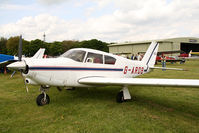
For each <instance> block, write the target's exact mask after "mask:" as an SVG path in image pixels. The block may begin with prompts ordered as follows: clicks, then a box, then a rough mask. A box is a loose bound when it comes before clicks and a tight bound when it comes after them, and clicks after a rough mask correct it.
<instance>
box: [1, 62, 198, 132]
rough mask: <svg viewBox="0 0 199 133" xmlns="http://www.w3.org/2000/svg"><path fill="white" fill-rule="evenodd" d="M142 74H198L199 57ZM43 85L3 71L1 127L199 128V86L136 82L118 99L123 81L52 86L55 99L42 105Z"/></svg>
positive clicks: (67, 129) (90, 129) (16, 129)
mask: <svg viewBox="0 0 199 133" xmlns="http://www.w3.org/2000/svg"><path fill="white" fill-rule="evenodd" d="M167 66H168V67H179V68H186V69H189V71H166V72H163V71H162V70H154V71H153V72H151V73H148V74H145V75H142V76H141V77H147V78H148V77H152V78H189V79H199V69H198V68H199V67H198V66H199V60H195V61H187V62H186V63H185V64H182V65H180V64H178V63H177V64H172V65H171V64H168V65H167ZM38 88H39V86H29V93H26V90H25V87H24V84H23V80H22V78H21V76H20V74H17V75H15V77H14V78H12V79H11V78H10V75H9V74H7V75H3V74H0V132H1V133H4V132H14V133H16V132H20V133H21V132H25V133H27V132H33V133H38V132H42V133H43V132H46V133H49V132H52V133H56V132H57V133H64V132H65V133H152V132H156V133H175V132H177V133H199V88H188V87H186V88H184V87H153V86H150V87H147V86H132V87H130V93H131V95H132V97H133V99H132V100H131V101H128V102H125V103H122V104H119V103H116V102H115V97H116V94H117V93H118V92H119V90H120V89H121V88H120V87H113V86H112V87H105V88H90V89H87V88H77V89H76V90H74V91H66V90H63V91H62V92H59V91H57V89H56V88H50V91H49V92H48V95H49V96H50V98H51V103H50V104H49V105H46V106H42V107H38V106H37V105H36V102H35V100H36V97H37V96H38V95H39V94H40V92H39V89H38Z"/></svg>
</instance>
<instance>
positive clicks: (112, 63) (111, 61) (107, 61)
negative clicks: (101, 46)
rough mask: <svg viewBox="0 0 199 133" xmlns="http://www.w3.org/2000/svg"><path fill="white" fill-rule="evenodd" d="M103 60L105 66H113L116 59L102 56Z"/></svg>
mask: <svg viewBox="0 0 199 133" xmlns="http://www.w3.org/2000/svg"><path fill="white" fill-rule="evenodd" d="M104 58H105V64H110V65H114V64H115V62H116V59H115V58H113V57H111V56H108V55H104Z"/></svg>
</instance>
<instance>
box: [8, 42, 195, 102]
mask: <svg viewBox="0 0 199 133" xmlns="http://www.w3.org/2000/svg"><path fill="white" fill-rule="evenodd" d="M158 47H159V44H158V43H156V42H152V43H151V45H150V46H149V48H148V50H147V52H146V54H145V56H144V57H143V59H142V61H134V60H129V59H126V58H123V57H120V56H117V55H112V54H110V53H106V52H102V51H98V50H93V49H86V48H76V49H71V50H69V51H67V52H66V53H64V54H63V55H61V56H60V57H58V58H46V59H43V58H40V59H37V58H29V59H24V60H21V61H18V62H15V63H12V64H10V65H8V66H7V67H8V68H12V69H15V70H20V71H22V73H23V76H24V78H25V82H26V83H27V84H32V85H40V86H41V87H40V90H41V94H40V95H39V96H38V97H37V99H36V102H37V104H38V105H39V106H42V105H45V104H49V102H50V98H49V96H48V95H47V94H46V90H47V89H49V88H50V87H51V86H55V87H57V88H58V89H60V88H61V87H66V88H72V87H94V86H95V87H96V86H110V85H118V86H122V87H123V89H122V90H121V91H120V92H119V93H118V94H117V97H116V101H117V102H123V101H125V100H128V99H131V95H130V93H129V91H128V86H129V85H147V86H148V85H155V86H191V87H199V80H190V79H150V78H135V77H136V76H138V75H142V74H145V73H148V72H149V71H150V69H153V68H157V67H154V64H155V60H156V55H157V52H158Z"/></svg>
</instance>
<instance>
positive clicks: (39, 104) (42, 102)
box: [36, 93, 50, 106]
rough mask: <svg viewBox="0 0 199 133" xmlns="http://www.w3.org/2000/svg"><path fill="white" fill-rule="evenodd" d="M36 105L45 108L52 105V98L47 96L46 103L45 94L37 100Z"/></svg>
mask: <svg viewBox="0 0 199 133" xmlns="http://www.w3.org/2000/svg"><path fill="white" fill-rule="evenodd" d="M36 103H37V105H38V106H43V105H46V104H49V103H50V97H49V96H48V95H47V94H46V100H45V101H44V94H43V93H42V94H40V95H39V96H38V97H37V99H36Z"/></svg>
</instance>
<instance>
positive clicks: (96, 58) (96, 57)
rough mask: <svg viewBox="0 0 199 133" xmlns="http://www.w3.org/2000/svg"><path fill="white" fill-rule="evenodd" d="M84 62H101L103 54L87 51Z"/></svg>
mask: <svg viewBox="0 0 199 133" xmlns="http://www.w3.org/2000/svg"><path fill="white" fill-rule="evenodd" d="M86 62H90V63H98V64H103V56H102V55H101V54H96V53H91V52H88V54H87V58H86Z"/></svg>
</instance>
